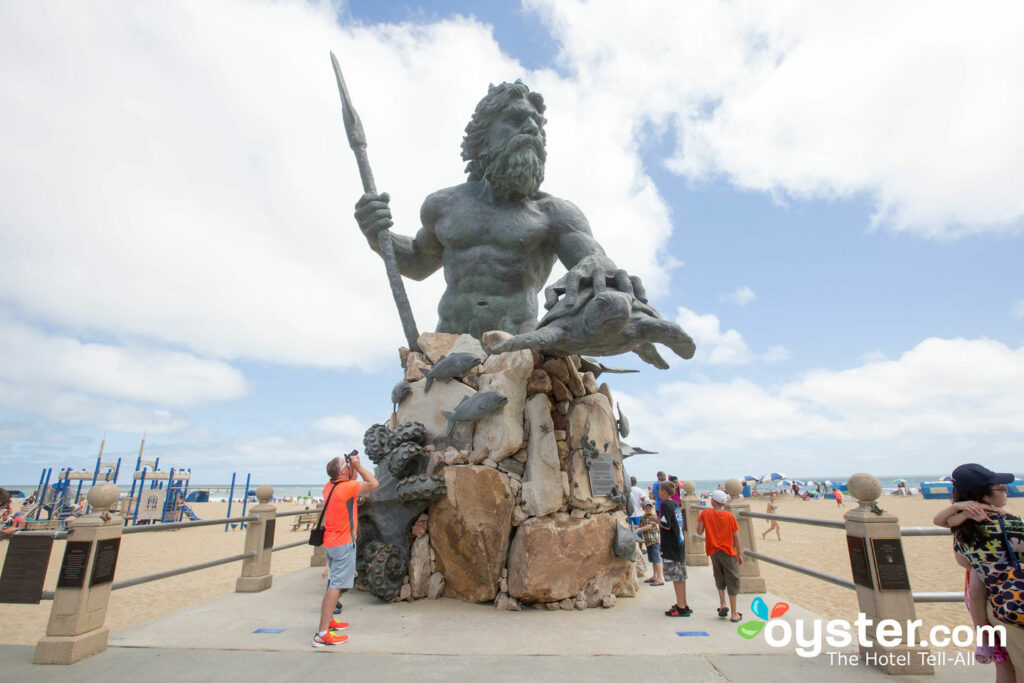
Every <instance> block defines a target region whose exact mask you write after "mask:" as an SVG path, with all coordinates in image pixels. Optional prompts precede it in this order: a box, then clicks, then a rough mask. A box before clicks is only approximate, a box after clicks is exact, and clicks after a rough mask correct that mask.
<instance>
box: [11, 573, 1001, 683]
mask: <svg viewBox="0 0 1024 683" xmlns="http://www.w3.org/2000/svg"><path fill="white" fill-rule="evenodd" d="M689 570H690V580H689V581H688V584H687V585H688V588H689V596H688V597H689V602H690V606H691V607H692V608H693V609H694V611H695V614H694V616H692V617H689V618H676V619H672V618H669V617H666V616H664V615H663V612H664V610H665V609H667V608H668V606H669V605H670V604H672V602H673V599H674V596H673V593H672V589H671V587H670V586H669V585H667V586H665V587H661V588H649V587H644V588H642V589H641V592H640V595H638V596H637V597H636V598H623V599H620V600H619V601H618V604H617V605H616V606H615V607H614V608H613V609H590V610H586V611H584V612H577V611H554V612H548V611H545V610H535V609H528V610H524V611H522V612H499V611H497V610H495V609H493V608H492V607H491V606H489V605H470V604H466V603H461V602H458V601H454V600H436V601H430V600H420V601H416V602H414V603H405V604H400V605H395V604H385V603H382V602H380V601H378V600H376V599H375V598H372V597H371V596H369V595H368V594H366V593H360V592H354V593H349V594H347V595H346V596H345V609H344V613H343V620H344V621H348V622H350V623H351V627H350V628H349V629H348V630H347V631H345V633H347V634H348V635H349V642H348V643H346V644H344V645H340V646H337V647H334V648H324V649H321V650H314V649H313V648H312V647H310V639H311V637H312V634H313V631H314V627H315V625H316V621H317V611H318V609H319V605H320V599H321V598H322V596H323V587H324V583H323V580H322V579H321V578H320V571H321V570H320V569H319V568H309V569H304V570H300V571H297V572H294V573H291V574H288V575H286V576H283V577H276V578H275V582H274V586H273V588H272V589H271V590H269V591H266V592H263V593H255V594H245V593H234V594H230V595H225V596H222V597H220V598H217V599H215V600H211V601H209V602H205V603H202V604H199V605H196V606H193V607H190V608H188V609H184V610H181V611H179V612H175V613H173V614H170V615H167V616H164V617H161V618H159V619H154V620H152V621H148V622H145V623H142V624H138V625H136V626H133V627H131V628H127V629H124V630H122V631H118V632H116V633H112V634H111V636H110V644H109V645H110V646H109V647H108V649H107V651H106V652H104V653H102V654H100V655H97V656H95V657H92V658H90V659H87V660H85V661H83V662H79V663H78V664H74V665H72V666H70V667H60V666H49V667H42V666H35V665H33V664H32V654H33V648H31V647H19V646H2V647H0V668H2V671H3V672H4V675H3V678H4V679H5V680H33V681H50V680H64V681H66V680H69V677H71V678H72V679H73V680H76V681H91V680H99V679H100V678H103V679H106V680H122V679H123V678H122V677H131V678H135V677H140V678H142V679H146V680H150V681H164V680H167V681H172V680H174V681H178V680H195V679H198V678H204V679H209V678H212V677H217V678H222V677H229V680H234V679H241V678H243V677H245V678H250V679H252V680H274V679H277V680H299V679H300V678H301V679H302V680H314V681H315V680H337V679H338V678H339V677H341V680H345V681H363V680H366V681H370V680H374V681H377V680H380V679H382V678H386V679H388V680H398V681H405V680H409V681H435V680H445V681H463V680H466V681H472V680H483V679H489V678H492V677H493V676H495V675H499V676H517V675H518V676H525V677H527V678H526V679H525V680H529V681H565V680H588V681H605V680H608V681H611V680H615V681H622V680H625V679H628V678H630V677H633V678H635V677H637V676H640V677H641V680H647V679H653V678H668V679H686V680H694V681H744V682H749V681H779V682H780V683H782V682H785V683H791V682H792V681H793V680H810V681H817V680H843V681H855V682H856V681H887V680H888V681H893V680H922V681H934V682H935V683H946V682H947V681H974V680H977V679H978V678H979V677H982V678H985V677H990V676H993V675H994V671H993V670H992V669H991V668H989V667H984V666H981V665H974V666H964V665H960V666H957V665H953V664H952V663H950V664H946V665H945V666H939V667H936V675H935V676H921V677H892V676H885V675H884V674H882V673H880V672H878V671H877V670H875V669H873V668H869V667H865V666H859V667H858V666H848V665H846V666H844V665H839V664H830V663H829V658H828V657H827V656H825V655H821V656H819V657H817V658H810V659H805V658H801V657H799V656H797V655H796V654H795V653H794V652H793V649H792V648H788V649H779V648H773V647H771V646H769V645H768V644H766V643H765V641H764V638H763V637H762V636H758V637H756V638H754V639H752V640H747V639H744V638H742V637H740V636H739V635H738V634H737V633H736V626H735V625H734V624H730V623H729V622H728V621H726V620H722V619H719V618H718V617H717V616H716V615H715V609H716V608H717V607H718V599H717V595H716V593H715V591H714V584H713V580H712V577H711V572H710V569H709V568H707V567H690V568H689ZM837 590H838V589H837ZM753 597H754V596H745V595H744V596H740V609H741V610H742V611H744V612H749V606H750V601H751V599H752V598H753ZM763 598H764V599H765V601H766V602H767V603H768V605H769V606H771V605H773V604H774V603H775V602H776V601H778V599H777V598H776V597H775V596H772V595H771V594H768V595H765V596H763ZM113 599H114V600H116V599H117V595H116V593H115V594H114V597H113ZM744 618H745V619H746V618H754V617H753V615H752V614H749V613H747V614H745V615H744ZM784 618H785V619H787V620H790V621H792V620H795V619H805V620H810V619H814V618H815V615H813V614H811V613H810V612H807V611H806V610H802V609H800V608H799V607H792V608H791V609H790V610H789V612H787V614H786V615H785V617H784ZM258 629H275V630H276V629H283V630H282V631H280V632H276V633H256V631H257V630H258ZM846 652H855V650H853V649H850V650H847V651H846Z"/></svg>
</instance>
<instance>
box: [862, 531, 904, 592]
mask: <svg viewBox="0 0 1024 683" xmlns="http://www.w3.org/2000/svg"><path fill="white" fill-rule="evenodd" d="M871 549H872V550H874V554H875V573H876V574H877V575H878V589H879V590H883V591H908V590H910V576H909V575H908V574H907V561H906V560H905V559H903V544H901V543H900V539H898V538H872V539H871Z"/></svg>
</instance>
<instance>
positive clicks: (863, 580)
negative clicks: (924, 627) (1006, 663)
mask: <svg viewBox="0 0 1024 683" xmlns="http://www.w3.org/2000/svg"><path fill="white" fill-rule="evenodd" d="M847 485H848V487H849V489H850V494H851V495H853V497H854V498H856V499H857V500H858V501H859V506H858V507H857V509H855V510H850V511H849V512H847V513H846V514H845V515H843V518H844V519H845V520H846V540H847V546H848V548H849V551H850V566H851V570H852V573H853V579H854V584H855V588H856V591H857V602H858V603H859V605H860V611H861V613H863V615H864V616H865V617H866V618H867V619H868V620H870V623H869V625H868V627H867V633H866V635H867V639H868V641H869V642H868V645H864V644H863V643H860V652H861V654H862V655H864V657H865V661H866V662H868V663H873V664H874V665H875V666H876V667H877V668H879V669H881V670H882V671H885V672H886V673H887V674H898V675H911V674H931V673H934V668H933V667H932V666H931V665H929V664H927V663H926V662H925V661H924V660H925V659H926V655H927V653H928V650H927V649H926V648H924V647H921V646H919V645H918V644H917V638H916V637H914V636H913V635H912V634H911V633H909V631H910V629H908V628H907V624H908V623H910V622H912V621H914V620H915V619H916V618H917V617H916V611H915V609H914V596H913V594H912V593H911V589H910V579H909V575H908V573H907V564H906V559H905V557H904V555H903V544H902V541H901V537H900V521H899V519H898V518H897V517H896V516H895V515H893V514H890V513H888V512H886V511H884V510H882V509H880V508H879V507H878V498H879V496H881V494H882V485H881V484H880V483H879V482H878V479H876V478H875V477H873V476H872V475H870V474H865V473H858V474H854V475H853V476H851V477H850V479H849V482H848V484H847ZM884 620H893V621H895V622H896V623H897V624H898V625H899V628H898V633H896V632H895V631H894V630H892V629H889V628H888V626H890V624H886V625H883V627H882V629H885V631H886V632H884V633H883V632H882V629H879V624H880V622H882V621H884ZM894 633H896V635H894ZM918 637H919V634H918ZM922 655H925V656H922Z"/></svg>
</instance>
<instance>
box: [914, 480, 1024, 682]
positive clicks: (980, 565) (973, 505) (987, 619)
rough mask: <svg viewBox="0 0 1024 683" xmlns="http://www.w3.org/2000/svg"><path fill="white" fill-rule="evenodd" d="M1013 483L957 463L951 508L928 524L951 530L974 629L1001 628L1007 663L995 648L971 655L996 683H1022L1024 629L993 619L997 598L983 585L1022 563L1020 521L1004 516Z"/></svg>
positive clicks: (1023, 545)
mask: <svg viewBox="0 0 1024 683" xmlns="http://www.w3.org/2000/svg"><path fill="white" fill-rule="evenodd" d="M1013 480H1014V475H1012V474H1010V473H1005V472H1004V473H997V472H993V471H992V470H990V469H988V468H986V467H983V466H981V465H978V464H976V463H967V464H965V465H961V466H960V467H957V468H956V469H955V470H953V499H952V501H953V504H952V505H951V506H950V507H948V508H946V509H945V510H942V511H941V512H939V513H938V514H936V515H935V518H934V519H933V520H932V521H933V522H935V523H936V524H939V525H940V526H948V527H950V528H952V529H953V538H954V541H953V551H954V553H955V557H956V561H957V563H958V564H959V565H961V566H962V567H964V568H965V569H968V570H970V574H971V576H970V577H969V579H968V586H967V595H966V598H967V600H966V602H967V605H968V611H969V613H970V615H971V620H972V621H973V622H974V623H975V625H976V626H978V625H981V626H983V625H985V624H997V625H1002V626H1005V628H1006V642H1005V644H1004V646H1005V650H1006V654H1007V657H1008V659H1009V661H1008V662H1006V661H1000V660H1001V659H1002V652H1000V651H999V649H998V648H986V647H984V646H980V647H979V648H978V652H977V654H978V655H980V656H981V657H982V658H983V659H987V660H991V661H993V662H995V664H996V681H998V682H999V683H1002V682H1003V681H1014V680H1016V681H1017V683H1024V626H1021V625H1019V624H1012V623H1009V622H1003V621H1001V620H1000V619H999V618H998V616H997V614H996V612H995V610H994V609H993V604H992V599H993V598H995V597H997V594H996V593H995V591H993V589H992V588H990V587H988V586H986V585H985V578H986V577H988V576H989V575H990V574H993V573H995V572H1004V571H1007V570H1009V569H1012V568H1013V564H1012V563H1013V562H1016V564H1017V565H1018V566H1021V565H1024V521H1022V520H1021V518H1020V517H1018V516H1016V515H1012V514H1009V513H1007V512H1006V494H1007V489H1006V485H1007V484H1009V483H1010V482H1012V481H1013ZM996 590H997V589H996ZM979 645H981V644H979ZM979 661H980V660H979Z"/></svg>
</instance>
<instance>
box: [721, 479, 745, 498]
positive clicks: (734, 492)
mask: <svg viewBox="0 0 1024 683" xmlns="http://www.w3.org/2000/svg"><path fill="white" fill-rule="evenodd" d="M725 492H726V493H728V494H729V495H730V496H732V497H733V498H736V497H738V496H739V495H740V494H741V493H743V482H742V481H740V480H739V479H726V480H725Z"/></svg>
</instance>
